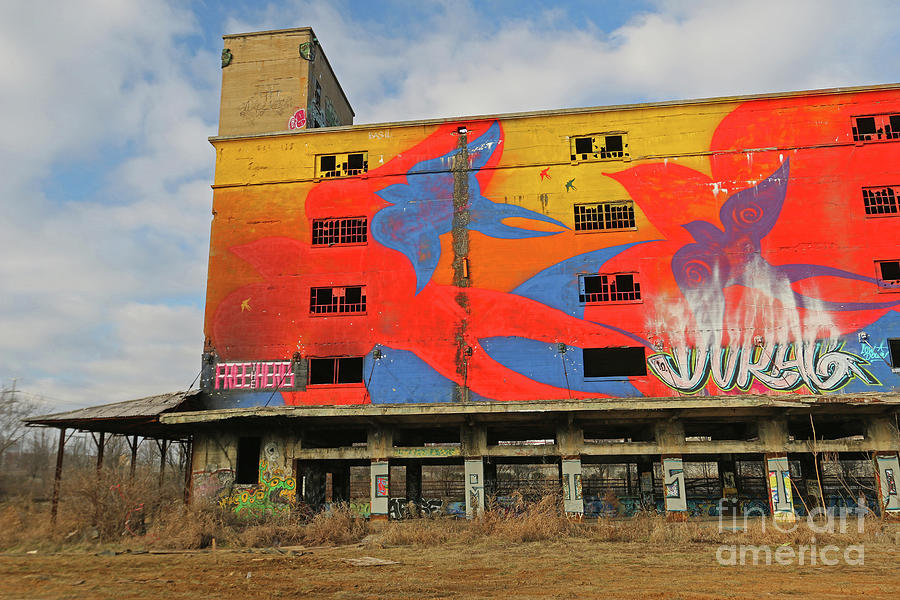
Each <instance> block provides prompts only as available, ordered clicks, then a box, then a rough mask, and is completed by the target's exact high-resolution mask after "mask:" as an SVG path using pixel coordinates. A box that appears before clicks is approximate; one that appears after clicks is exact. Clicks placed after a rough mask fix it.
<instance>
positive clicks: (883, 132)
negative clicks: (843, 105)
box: [852, 113, 900, 142]
mask: <svg viewBox="0 0 900 600" xmlns="http://www.w3.org/2000/svg"><path fill="white" fill-rule="evenodd" d="M852 129H853V141H855V142H876V141H878V140H882V141H884V140H900V114H890V113H885V114H881V115H869V116H865V117H853V121H852Z"/></svg>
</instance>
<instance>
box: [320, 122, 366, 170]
mask: <svg viewBox="0 0 900 600" xmlns="http://www.w3.org/2000/svg"><path fill="white" fill-rule="evenodd" d="M319 126H321V125H319ZM368 170H369V153H368V152H351V153H350V154H330V155H326V156H320V157H319V170H318V173H317V174H316V176H317V177H326V178H332V177H351V176H353V175H361V174H362V173H366V172H367V171H368Z"/></svg>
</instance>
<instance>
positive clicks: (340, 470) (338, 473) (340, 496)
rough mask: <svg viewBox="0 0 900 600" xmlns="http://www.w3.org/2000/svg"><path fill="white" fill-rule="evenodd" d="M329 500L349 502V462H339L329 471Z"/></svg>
mask: <svg viewBox="0 0 900 600" xmlns="http://www.w3.org/2000/svg"><path fill="white" fill-rule="evenodd" d="M331 501H332V502H350V464H349V463H348V464H346V465H345V464H339V465H338V466H336V467H335V468H334V469H333V470H332V471H331Z"/></svg>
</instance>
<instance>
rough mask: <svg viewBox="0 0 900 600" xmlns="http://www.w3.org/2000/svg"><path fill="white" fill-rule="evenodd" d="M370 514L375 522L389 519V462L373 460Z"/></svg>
mask: <svg viewBox="0 0 900 600" xmlns="http://www.w3.org/2000/svg"><path fill="white" fill-rule="evenodd" d="M370 472H371V486H372V495H371V498H370V504H369V506H370V512H371V515H372V516H371V518H372V519H373V520H385V521H386V520H387V518H388V490H389V489H390V477H391V470H390V468H389V466H388V461H386V460H380V459H375V458H373V459H372V466H371V467H370Z"/></svg>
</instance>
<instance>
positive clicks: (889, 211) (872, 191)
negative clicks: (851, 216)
mask: <svg viewBox="0 0 900 600" xmlns="http://www.w3.org/2000/svg"><path fill="white" fill-rule="evenodd" d="M898 192H900V189H897V187H896V186H886V187H868V188H863V191H862V193H863V204H864V206H865V208H866V214H867V215H896V214H897V196H898Z"/></svg>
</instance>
